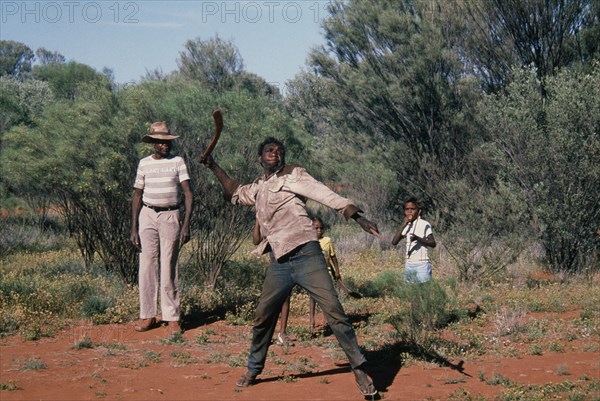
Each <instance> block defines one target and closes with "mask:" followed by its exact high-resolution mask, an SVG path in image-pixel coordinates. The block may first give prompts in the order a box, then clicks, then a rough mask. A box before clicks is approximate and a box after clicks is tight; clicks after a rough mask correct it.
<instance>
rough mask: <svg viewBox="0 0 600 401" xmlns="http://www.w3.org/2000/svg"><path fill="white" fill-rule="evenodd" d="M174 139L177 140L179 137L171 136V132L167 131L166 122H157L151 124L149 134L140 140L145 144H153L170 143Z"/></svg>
mask: <svg viewBox="0 0 600 401" xmlns="http://www.w3.org/2000/svg"><path fill="white" fill-rule="evenodd" d="M175 138H179V136H173V135H171V131H169V126H168V125H167V122H166V121H158V122H156V123H152V125H151V126H150V133H149V134H147V135H144V137H143V138H142V142H145V143H154V142H156V141H170V140H173V139H175Z"/></svg>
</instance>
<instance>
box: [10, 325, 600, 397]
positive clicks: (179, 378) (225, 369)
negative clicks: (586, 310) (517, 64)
mask: <svg viewBox="0 0 600 401" xmlns="http://www.w3.org/2000/svg"><path fill="white" fill-rule="evenodd" d="M567 318H569V316H567ZM297 323H298V322H297ZM298 324H304V322H303V321H302V322H300V323H298ZM196 326H197V327H187V328H186V331H185V332H184V334H183V338H184V339H185V340H186V343H184V344H172V343H171V344H170V343H168V342H165V341H164V340H165V339H167V338H169V334H168V332H167V328H166V327H159V328H157V329H154V330H151V331H149V332H145V333H137V332H135V331H134V330H133V326H132V324H123V325H104V326H94V325H91V324H88V323H81V325H80V326H78V327H72V328H70V329H68V330H65V331H63V332H60V333H58V334H57V335H56V336H54V337H52V338H43V339H40V340H38V341H24V340H23V339H22V338H21V337H18V336H14V337H8V338H4V339H2V340H0V363H1V371H0V372H1V377H0V383H2V384H3V386H5V387H6V386H12V389H10V390H7V389H4V390H0V399H1V400H3V401H4V400H6V401H9V400H60V401H67V400H169V401H171V400H252V401H257V400H311V401H315V400H327V401H333V400H343V401H348V400H362V399H363V397H362V396H361V394H360V393H359V392H358V389H357V387H356V385H355V383H354V379H353V374H352V373H350V370H349V367H348V365H347V363H346V361H345V360H344V359H336V358H339V357H340V352H339V350H333V349H332V348H331V347H325V346H320V347H319V346H316V345H315V343H314V342H316V341H317V340H311V341H304V342H299V341H298V342H296V344H295V346H293V347H289V348H287V350H286V349H285V348H283V347H281V346H278V345H273V346H272V347H271V348H270V350H269V358H268V359H267V366H266V370H265V372H263V374H262V375H261V376H259V381H258V383H257V384H256V385H254V386H252V387H248V388H243V389H238V388H236V386H235V381H236V380H237V379H238V378H239V377H240V376H241V375H242V373H243V372H244V371H245V367H244V365H245V363H246V357H245V355H246V351H247V349H248V346H249V340H248V339H249V335H250V328H249V327H246V326H232V325H229V324H227V323H226V322H224V321H214V322H208V323H202V324H197V325H196ZM199 337H202V338H206V339H207V340H208V341H206V342H202V341H197V339H198V338H199ZM86 338H88V339H90V340H91V342H92V345H93V346H92V347H91V348H83V349H74V348H73V347H74V346H75V345H77V344H80V343H81V342H82V340H83V339H86ZM318 340H319V341H320V342H321V343H323V342H326V341H328V340H331V341H335V339H334V337H333V336H328V337H325V338H320V339H318ZM365 340H366V339H365V338H363V337H361V336H360V335H359V342H360V343H361V344H362V343H363V342H364V341H365ZM380 340H382V341H383V339H380ZM594 341H596V342H597V337H595V338H594V339H587V341H586V340H585V339H578V340H575V341H571V342H568V343H566V344H565V347H564V348H565V352H562V353H555V352H550V351H547V348H544V349H545V351H544V352H543V354H542V355H541V356H535V355H529V353H528V352H527V351H526V347H523V350H522V352H521V355H520V356H518V357H512V358H511V357H499V356H497V355H484V356H479V357H473V358H469V359H468V360H466V361H465V362H464V364H463V365H462V367H463V370H462V372H460V371H459V370H458V369H455V368H453V365H452V364H454V367H456V364H457V363H458V362H459V361H449V362H450V363H449V364H445V366H441V365H440V364H437V363H430V362H421V361H417V362H413V363H410V364H407V365H408V366H403V365H402V363H398V364H396V366H389V365H387V366H383V365H381V364H379V363H378V360H377V359H378V355H377V354H376V353H372V354H369V353H367V357H368V358H370V362H371V363H372V364H373V370H372V372H371V373H372V375H373V377H374V381H375V384H376V386H377V388H378V389H379V390H380V396H381V399H383V400H445V399H447V398H448V396H449V395H450V394H453V393H455V392H456V391H457V390H459V389H461V388H462V389H464V390H466V391H467V392H468V394H470V395H471V396H472V397H473V398H474V399H475V396H477V395H482V396H484V397H487V398H486V399H489V400H493V399H494V396H496V395H498V394H499V393H500V392H501V391H502V390H503V387H502V386H500V385H496V386H493V385H490V384H487V383H485V382H483V381H481V380H480V378H479V377H478V375H479V374H480V373H481V372H485V377H486V378H490V377H491V376H492V375H493V374H494V373H498V374H501V375H503V376H504V377H507V378H509V379H510V380H511V381H515V382H518V383H526V384H545V383H559V382H564V381H566V380H571V381H578V380H579V378H580V377H582V376H587V377H589V378H590V379H593V378H596V379H598V378H600V355H599V353H598V351H597V348H596V351H589V350H588V351H585V350H584V349H583V346H584V345H585V344H590V343H592V342H594ZM527 347H528V348H530V347H531V344H529V345H527ZM158 355H160V356H158ZM240 355H241V357H240V358H238V360H239V361H241V363H242V366H239V367H237V366H236V367H232V366H230V365H231V360H233V359H235V357H236V356H240ZM153 356H154V358H153ZM219 358H221V359H220V360H219ZM379 358H380V357H379ZM31 361H41V362H43V364H45V365H46V368H44V369H32V370H23V367H24V366H25V365H27V364H28V363H29V362H31ZM283 361H287V362H288V363H287V364H285V363H284V362H283ZM302 361H305V362H306V361H308V362H307V364H306V369H301V370H304V372H301V371H300V370H298V366H299V365H302ZM228 362H229V363H228ZM558 366H564V367H566V369H567V370H568V375H564V372H563V375H559V374H558V373H557V367H558ZM290 375H293V378H292V377H290ZM563 395H565V393H563ZM598 396H599V394H598V393H597V392H596V394H588V395H587V396H586V399H590V400H591V399H597V397H598ZM455 399H456V398H455Z"/></svg>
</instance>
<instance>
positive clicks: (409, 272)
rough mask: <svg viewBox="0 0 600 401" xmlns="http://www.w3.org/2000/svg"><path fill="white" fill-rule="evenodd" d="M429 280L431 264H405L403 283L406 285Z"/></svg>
mask: <svg viewBox="0 0 600 401" xmlns="http://www.w3.org/2000/svg"><path fill="white" fill-rule="evenodd" d="M429 280H431V262H413V263H409V262H406V264H405V265H404V281H406V282H407V283H425V282H427V281H429Z"/></svg>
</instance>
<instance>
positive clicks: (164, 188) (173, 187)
mask: <svg viewBox="0 0 600 401" xmlns="http://www.w3.org/2000/svg"><path fill="white" fill-rule="evenodd" d="M189 179H190V176H189V175H188V171H187V167H186V165H185V161H184V160H183V159H182V158H181V157H180V156H169V157H168V158H166V159H158V160H157V159H154V158H153V157H152V156H148V157H144V158H143V159H142V160H140V164H139V165H138V169H137V175H136V177H135V183H134V184H133V187H134V188H137V189H142V190H143V191H144V194H143V197H142V201H143V202H144V203H145V204H147V205H149V206H158V207H169V206H176V205H177V204H178V203H179V191H180V186H179V184H180V183H181V182H183V181H186V180H189Z"/></svg>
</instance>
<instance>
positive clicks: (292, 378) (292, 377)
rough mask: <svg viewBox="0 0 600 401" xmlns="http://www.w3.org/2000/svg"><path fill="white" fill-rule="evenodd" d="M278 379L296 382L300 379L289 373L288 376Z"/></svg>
mask: <svg viewBox="0 0 600 401" xmlns="http://www.w3.org/2000/svg"><path fill="white" fill-rule="evenodd" d="M278 381H280V382H283V383H296V382H297V381H298V379H297V378H296V376H294V375H287V376H283V377H282V378H281V379H279V380H278Z"/></svg>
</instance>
